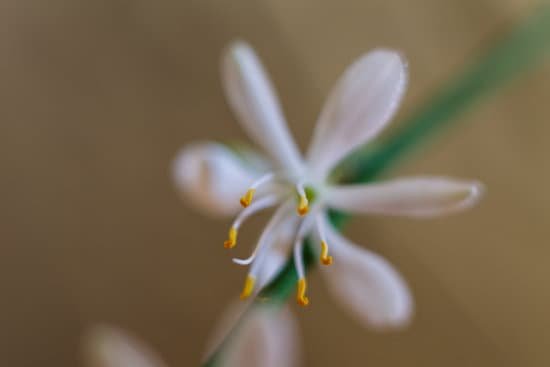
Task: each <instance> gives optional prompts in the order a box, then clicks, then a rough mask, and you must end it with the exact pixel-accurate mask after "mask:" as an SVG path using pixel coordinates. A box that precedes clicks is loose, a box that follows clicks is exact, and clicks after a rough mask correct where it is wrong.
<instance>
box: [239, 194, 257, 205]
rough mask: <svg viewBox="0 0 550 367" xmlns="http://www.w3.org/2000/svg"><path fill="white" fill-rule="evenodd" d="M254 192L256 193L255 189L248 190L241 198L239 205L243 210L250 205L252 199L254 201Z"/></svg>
mask: <svg viewBox="0 0 550 367" xmlns="http://www.w3.org/2000/svg"><path fill="white" fill-rule="evenodd" d="M255 192H256V189H248V191H247V192H246V194H244V195H243V196H242V197H241V205H242V206H243V208H246V207H247V206H249V205H250V203H251V202H252V199H254V193H255Z"/></svg>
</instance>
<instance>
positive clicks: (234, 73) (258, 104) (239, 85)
mask: <svg viewBox="0 0 550 367" xmlns="http://www.w3.org/2000/svg"><path fill="white" fill-rule="evenodd" d="M222 77H223V86H224V89H225V94H226V98H227V100H228V103H229V105H230V106H231V108H232V109H233V112H234V113H235V115H236V116H237V118H238V120H239V122H240V123H241V124H242V125H243V127H244V129H245V130H246V132H247V133H248V134H249V136H250V138H252V139H253V140H254V141H256V142H257V143H258V144H259V145H260V146H261V147H263V148H264V149H265V150H266V151H267V152H268V153H269V154H270V155H271V156H272V157H273V159H275V160H276V161H277V162H278V164H279V165H280V166H281V167H284V168H286V169H289V170H291V171H292V172H293V173H298V172H299V171H300V170H301V166H302V163H301V158H300V153H299V151H298V149H297V148H296V145H295V143H294V141H293V140H292V137H291V135H290V133H289V131H288V128H287V126H286V122H285V118H284V116H283V113H282V111H281V108H280V106H279V102H278V99H277V97H276V95H275V92H274V89H273V86H272V84H271V82H270V81H269V78H268V77H267V74H266V72H265V71H264V68H263V67H262V64H261V63H260V60H259V59H258V57H257V56H256V54H255V53H254V51H253V50H252V48H251V47H250V46H248V45H247V44H246V43H244V42H235V43H233V44H231V45H230V46H229V47H228V49H227V51H226V52H225V54H224V57H223V62H222Z"/></svg>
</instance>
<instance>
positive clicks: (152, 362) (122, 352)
mask: <svg viewBox="0 0 550 367" xmlns="http://www.w3.org/2000/svg"><path fill="white" fill-rule="evenodd" d="M84 342H85V344H84V351H85V354H86V356H85V357H86V362H87V365H89V366H90V367H128V366H132V367H165V366H166V364H165V363H164V362H163V361H162V360H161V359H160V357H158V356H157V355H156V354H155V353H154V352H153V351H152V350H151V348H149V347H148V346H147V345H146V344H145V343H143V342H141V341H140V340H138V339H136V338H135V337H133V336H131V335H129V334H128V333H126V332H124V331H122V330H121V329H118V328H115V327H112V326H97V327H95V328H94V329H93V330H92V331H91V332H90V333H89V334H88V335H87V337H86V338H85V340H84Z"/></svg>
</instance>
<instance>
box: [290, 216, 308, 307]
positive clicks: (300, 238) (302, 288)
mask: <svg viewBox="0 0 550 367" xmlns="http://www.w3.org/2000/svg"><path fill="white" fill-rule="evenodd" d="M310 218H311V217H308V218H305V219H304V220H303V221H302V223H301V224H300V227H299V228H298V233H297V235H296V240H295V242H294V266H295V267H296V273H297V274H298V292H297V293H296V301H297V302H298V304H299V305H300V306H307V305H308V304H309V299H308V298H307V297H306V288H307V284H306V277H305V271H304V261H303V258H302V252H303V248H304V237H305V235H306V233H307V231H309V228H310V224H311V220H310Z"/></svg>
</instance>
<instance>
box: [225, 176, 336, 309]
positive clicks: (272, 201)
mask: <svg viewBox="0 0 550 367" xmlns="http://www.w3.org/2000/svg"><path fill="white" fill-rule="evenodd" d="M256 193H258V196H259V198H257V199H256V200H254V196H255V195H256ZM293 196H294V198H295V203H296V204H293V201H294V200H293ZM318 201H320V190H318V189H317V188H316V187H315V186H313V185H310V184H307V185H306V184H305V181H303V180H292V179H289V178H288V177H285V176H282V175H280V174H276V173H274V172H270V173H267V174H265V175H264V176H262V177H260V178H259V179H258V180H256V181H255V182H254V183H253V184H252V185H251V186H250V188H249V189H248V190H247V191H246V193H245V194H244V195H243V196H242V197H241V198H240V203H241V205H242V206H243V207H244V209H243V210H242V211H241V212H240V213H239V215H238V216H237V218H236V219H235V220H234V222H233V224H232V226H231V228H230V229H229V233H228V239H227V240H226V241H225V242H224V247H225V248H228V249H230V248H233V247H235V246H236V244H237V236H238V231H239V228H240V226H241V224H242V223H243V222H244V221H245V220H246V219H247V218H248V217H250V216H251V215H253V214H255V213H257V212H259V211H261V210H263V209H266V208H269V207H272V206H275V205H277V204H279V203H281V202H284V204H283V205H281V206H280V208H279V210H277V212H276V214H275V215H274V217H273V218H272V220H271V221H270V223H269V224H268V225H267V227H266V229H265V230H264V232H263V233H262V235H261V237H260V240H259V241H258V243H257V245H256V248H255V249H254V251H253V252H252V255H250V256H249V257H248V258H246V259H237V258H235V259H233V262H235V263H237V264H239V265H250V264H252V266H251V269H250V272H249V274H248V276H247V278H246V282H245V285H244V288H243V291H242V293H241V299H244V298H247V297H249V296H250V295H251V294H252V293H253V291H254V286H255V283H256V277H257V274H258V269H259V267H261V266H263V265H262V264H263V263H264V261H265V257H266V254H267V253H269V249H270V248H271V247H272V246H273V245H274V242H275V240H276V238H277V236H279V233H280V232H281V228H282V226H284V223H287V225H288V223H293V221H295V219H294V220H292V218H289V214H290V211H291V210H292V205H296V206H295V208H296V212H297V213H298V215H299V216H300V217H304V218H303V219H301V220H300V222H294V223H295V224H294V225H297V227H296V228H295V229H294V231H295V233H294V235H293V236H294V245H293V253H294V263H295V267H296V271H297V274H298V283H297V294H296V301H297V302H298V304H300V305H301V306H307V305H308V303H309V299H308V298H307V297H306V289H307V283H306V279H305V269H304V264H303V259H302V252H303V245H304V240H305V238H306V236H307V235H308V234H309V233H310V231H311V230H316V232H317V234H318V236H319V238H320V261H321V263H322V264H324V265H330V264H332V256H329V248H328V245H327V241H326V239H325V235H324V233H325V231H324V228H323V224H322V223H323V220H322V213H321V211H320V205H319V203H318ZM313 203H315V204H316V205H315V206H314V208H313V209H312V213H310V207H311V205H312V204H313ZM308 213H310V215H308V216H307V218H306V217H305V216H306V215H307V214H308ZM290 241H292V240H290ZM291 243H292V242H291Z"/></svg>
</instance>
